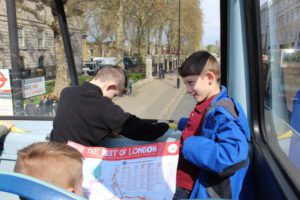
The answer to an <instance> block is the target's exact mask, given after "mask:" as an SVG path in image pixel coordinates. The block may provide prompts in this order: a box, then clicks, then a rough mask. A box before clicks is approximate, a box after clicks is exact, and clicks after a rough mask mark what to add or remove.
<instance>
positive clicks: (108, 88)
mask: <svg viewBox="0 0 300 200" xmlns="http://www.w3.org/2000/svg"><path fill="white" fill-rule="evenodd" d="M116 89H117V85H116V84H109V85H108V86H107V90H108V91H109V90H116Z"/></svg>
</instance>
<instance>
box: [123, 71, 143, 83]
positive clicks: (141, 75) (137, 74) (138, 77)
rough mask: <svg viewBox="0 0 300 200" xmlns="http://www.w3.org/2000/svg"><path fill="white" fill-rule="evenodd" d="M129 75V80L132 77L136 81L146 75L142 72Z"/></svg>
mask: <svg viewBox="0 0 300 200" xmlns="http://www.w3.org/2000/svg"><path fill="white" fill-rule="evenodd" d="M127 76H128V80H129V79H132V80H133V82H134V83H135V82H137V81H138V80H141V79H144V78H145V77H146V75H145V74H141V73H128V74H127Z"/></svg>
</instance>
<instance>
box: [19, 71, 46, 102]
mask: <svg viewBox="0 0 300 200" xmlns="http://www.w3.org/2000/svg"><path fill="white" fill-rule="evenodd" d="M22 91H23V98H29V97H33V96H37V95H40V94H44V93H46V87H45V77H44V76H40V77H35V78H27V79H23V80H22Z"/></svg>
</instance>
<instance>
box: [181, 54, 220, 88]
mask: <svg viewBox="0 0 300 200" xmlns="http://www.w3.org/2000/svg"><path fill="white" fill-rule="evenodd" d="M206 71H212V72H213V73H214V74H215V75H216V77H217V81H218V83H220V78H221V75H220V74H221V73H220V65H219V62H218V61H217V59H216V58H215V57H214V56H212V55H211V54H210V53H209V52H207V51H197V52H195V53H193V54H192V55H190V56H189V57H188V58H187V59H186V60H185V61H184V62H183V63H182V65H181V66H180V67H179V68H178V73H179V75H180V76H181V77H186V76H193V75H197V76H201V75H202V74H203V73H204V72H206Z"/></svg>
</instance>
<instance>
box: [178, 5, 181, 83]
mask: <svg viewBox="0 0 300 200" xmlns="http://www.w3.org/2000/svg"><path fill="white" fill-rule="evenodd" d="M180 7H181V5H180V0H178V49H177V56H178V58H177V59H178V60H177V70H178V67H179V65H180ZM177 88H180V79H179V76H178V71H177Z"/></svg>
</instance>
